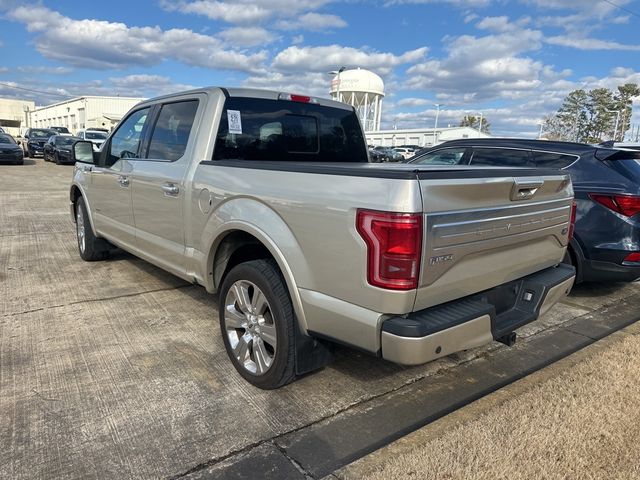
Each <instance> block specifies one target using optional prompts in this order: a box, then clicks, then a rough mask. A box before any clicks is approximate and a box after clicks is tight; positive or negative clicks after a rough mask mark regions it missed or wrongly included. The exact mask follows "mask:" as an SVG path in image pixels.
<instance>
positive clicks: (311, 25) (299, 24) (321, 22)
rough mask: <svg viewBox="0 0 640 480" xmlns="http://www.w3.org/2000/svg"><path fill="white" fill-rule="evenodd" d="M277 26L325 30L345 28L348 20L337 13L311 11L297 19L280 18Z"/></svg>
mask: <svg viewBox="0 0 640 480" xmlns="http://www.w3.org/2000/svg"><path fill="white" fill-rule="evenodd" d="M276 26H277V28H280V29H282V30H312V31H323V30H331V29H334V28H344V27H346V26H347V22H345V21H344V20H343V19H342V18H340V17H339V16H337V15H327V14H322V13H315V12H310V13H305V14H304V15H301V16H300V17H298V18H297V19H295V20H280V21H279V22H278V23H277V24H276Z"/></svg>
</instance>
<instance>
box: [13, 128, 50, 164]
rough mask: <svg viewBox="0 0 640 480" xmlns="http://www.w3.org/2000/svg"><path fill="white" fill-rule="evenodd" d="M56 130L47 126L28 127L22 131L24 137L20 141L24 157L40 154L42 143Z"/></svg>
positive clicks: (42, 148) (42, 147)
mask: <svg viewBox="0 0 640 480" xmlns="http://www.w3.org/2000/svg"><path fill="white" fill-rule="evenodd" d="M57 134H58V132H56V131H55V130H51V129H49V128H28V129H27V131H26V132H25V133H24V137H23V139H22V141H21V142H20V143H21V145H22V149H23V150H24V156H25V157H35V156H36V155H42V154H43V152H44V144H45V143H47V140H49V138H50V137H51V136H52V135H57Z"/></svg>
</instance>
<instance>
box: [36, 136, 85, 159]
mask: <svg viewBox="0 0 640 480" xmlns="http://www.w3.org/2000/svg"><path fill="white" fill-rule="evenodd" d="M78 140H82V139H81V138H78V137H71V136H69V135H53V136H51V137H50V138H49V140H47V143H45V145H44V149H43V152H44V153H43V158H44V160H45V162H56V164H57V165H60V164H63V163H74V160H73V157H72V156H71V148H72V147H73V144H74V143H75V142H77V141H78Z"/></svg>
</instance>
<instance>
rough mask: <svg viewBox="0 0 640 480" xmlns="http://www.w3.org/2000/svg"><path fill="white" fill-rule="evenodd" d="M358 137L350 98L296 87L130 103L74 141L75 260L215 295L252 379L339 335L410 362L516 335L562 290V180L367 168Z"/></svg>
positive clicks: (301, 367) (313, 356) (224, 326)
mask: <svg viewBox="0 0 640 480" xmlns="http://www.w3.org/2000/svg"><path fill="white" fill-rule="evenodd" d="M212 126H215V127H213V128H212ZM364 138H365V137H364V133H363V132H362V126H361V123H360V121H359V120H358V116H357V114H356V111H355V109H354V107H352V106H349V105H346V104H344V103H341V102H335V101H332V100H327V99H319V98H312V97H310V96H306V95H295V94H289V93H285V92H273V91H265V90H254V89H247V88H239V89H233V88H228V89H227V88H217V87H209V88H203V89H197V90H192V91H188V92H182V93H178V94H172V95H167V96H164V97H159V98H155V99H150V100H146V101H144V102H141V103H139V104H138V105H136V106H135V107H134V108H133V109H132V110H131V111H130V112H129V113H128V114H127V115H125V116H124V118H123V119H122V121H121V122H120V123H119V124H118V126H117V127H116V129H115V130H114V131H113V132H112V134H111V135H110V136H109V138H108V139H107V141H106V142H105V144H104V146H103V148H102V149H100V151H99V152H95V151H94V150H93V145H92V144H91V143H90V142H88V141H77V142H76V143H75V144H74V146H73V153H74V158H75V160H76V165H75V168H74V174H73V180H72V184H71V187H70V192H69V200H70V213H71V216H72V219H73V221H74V222H75V224H76V236H77V242H78V251H79V254H80V256H81V258H82V259H84V260H86V261H96V260H102V259H104V258H106V257H107V256H108V254H109V252H110V251H111V249H112V248H113V246H112V245H111V244H115V245H117V246H119V247H121V248H123V249H124V250H126V251H129V252H131V253H133V254H135V255H137V256H139V257H141V258H143V259H145V260H147V261H149V262H151V263H154V264H155V265H157V266H159V267H161V268H163V269H165V270H167V271H168V272H170V273H173V274H174V275H177V276H179V277H181V278H183V279H185V280H188V281H189V282H192V283H198V284H201V285H203V286H204V287H205V288H206V290H207V291H208V292H210V293H218V294H219V302H218V316H219V320H220V330H221V334H222V339H223V342H224V345H225V348H226V350H227V354H228V356H229V359H230V360H231V362H232V364H233V365H234V367H235V368H236V370H237V371H238V372H239V374H240V375H241V376H242V377H243V378H245V379H246V380H247V381H249V382H250V383H252V384H253V385H255V386H258V387H260V388H277V387H279V386H282V385H284V384H286V383H288V382H290V381H293V380H294V379H295V378H296V376H298V375H302V374H304V373H307V372H310V371H313V370H315V369H317V368H320V367H322V366H324V365H326V364H327V363H328V362H329V360H330V359H331V344H332V342H340V343H343V344H347V345H352V346H353V347H356V348H358V349H360V350H364V351H367V352H370V353H371V354H372V355H375V356H379V357H382V358H385V359H387V360H390V361H393V362H397V363H401V364H408V365H416V364H420V363H426V362H428V361H431V360H434V359H436V358H439V357H442V356H445V355H449V354H451V353H453V352H456V351H461V350H465V349H469V348H473V347H475V346H480V345H484V344H487V343H489V342H490V341H491V340H492V339H495V340H497V341H500V342H503V343H505V344H507V345H512V344H513V342H514V341H515V335H516V334H515V330H516V329H517V328H519V327H521V326H523V325H525V324H527V323H530V322H532V321H534V320H536V319H537V318H538V316H539V315H542V314H544V312H546V311H547V310H548V309H549V308H550V307H551V306H552V305H554V304H555V303H557V302H558V301H559V300H560V299H561V298H563V297H564V296H565V295H566V294H567V293H568V291H569V290H570V289H571V286H572V285H573V280H574V277H575V269H574V268H573V267H571V266H569V265H562V264H561V262H562V259H563V257H564V255H565V251H566V246H567V244H568V242H569V239H570V235H571V230H572V228H571V225H572V223H573V210H572V204H573V189H572V187H571V180H570V178H569V175H567V174H565V173H563V172H559V171H558V170H555V169H547V170H544V169H542V170H541V169H535V170H534V169H525V170H517V171H515V170H514V169H510V168H503V169H496V170H494V171H487V170H486V169H478V168H474V167H469V166H462V167H458V168H450V167H447V168H433V167H425V168H421V167H420V166H415V165H407V164H404V163H394V164H383V165H379V164H376V165H374V164H371V163H370V162H369V159H368V156H367V148H366V144H365V140H364ZM532 190H535V191H533V193H531V192H532ZM525 194H526V195H532V196H534V195H535V201H528V200H529V198H528V197H525ZM487 225H489V226H490V228H487V227H486V226H487ZM479 231H482V232H483V233H482V234H479V233H478V232H479ZM86 274H87V275H89V274H90V272H89V271H87V272H86ZM79 284H80V285H82V279H79ZM177 328H179V327H177Z"/></svg>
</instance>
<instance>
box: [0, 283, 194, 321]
mask: <svg viewBox="0 0 640 480" xmlns="http://www.w3.org/2000/svg"><path fill="white" fill-rule="evenodd" d="M192 286H193V285H192V284H190V283H188V284H185V285H178V286H175V287H166V288H156V289H154V290H145V291H144V292H135V293H125V294H123V295H113V296H111V297H102V298H90V299H88V300H77V301H75V302H68V303H60V304H57V305H47V306H46V307H39V308H32V309H30V310H23V311H21V312H14V313H6V314H4V315H2V318H11V317H16V316H18V315H24V314H27V313H35V312H41V311H43V310H53V309H57V308H64V307H70V306H72V305H81V304H85V303H94V302H105V301H108V300H117V299H119V298H129V297H137V296H139V295H145V294H147V293H157V292H167V291H170V290H177V289H182V288H188V287H192Z"/></svg>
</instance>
